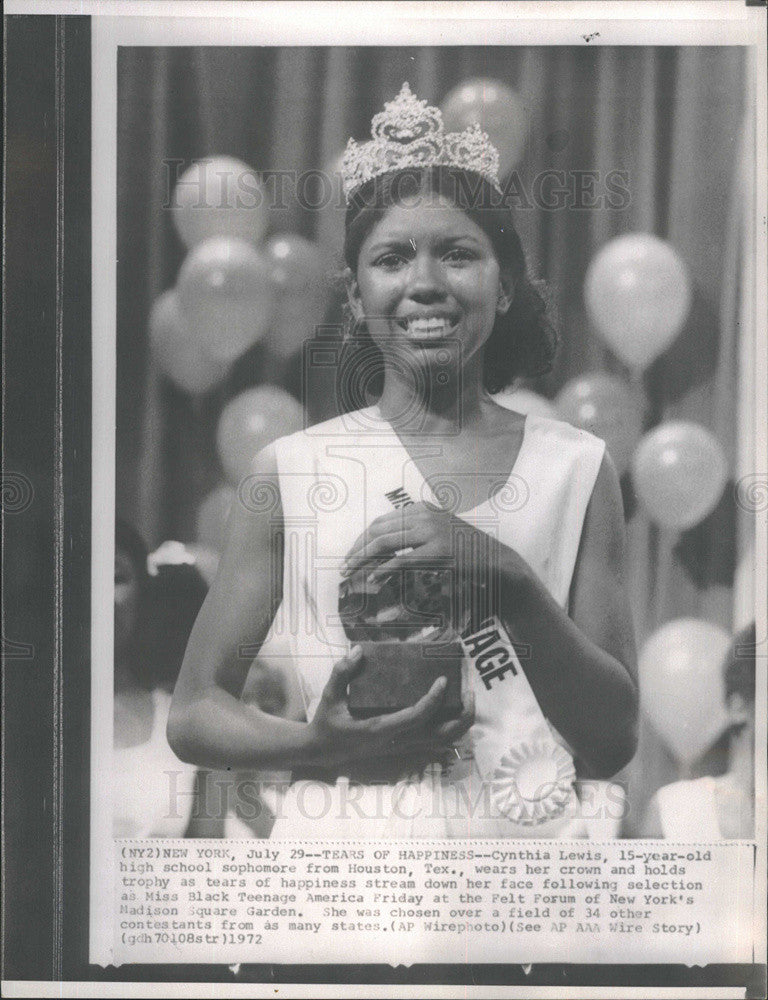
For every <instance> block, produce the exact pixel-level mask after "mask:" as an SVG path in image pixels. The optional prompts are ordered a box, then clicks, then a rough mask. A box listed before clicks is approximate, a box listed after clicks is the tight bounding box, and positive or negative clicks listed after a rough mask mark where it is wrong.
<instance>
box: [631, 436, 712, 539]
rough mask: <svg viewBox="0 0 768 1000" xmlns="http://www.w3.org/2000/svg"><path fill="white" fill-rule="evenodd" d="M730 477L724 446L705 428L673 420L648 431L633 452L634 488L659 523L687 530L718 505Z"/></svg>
mask: <svg viewBox="0 0 768 1000" xmlns="http://www.w3.org/2000/svg"><path fill="white" fill-rule="evenodd" d="M727 480H728V463H727V460H726V457H725V454H724V453H723V449H722V448H721V447H720V444H719V442H718V440H717V438H715V436H714V435H713V434H711V433H710V432H709V431H708V430H707V429H706V427H702V426H701V425H700V424H695V423H692V422H691V421H687V420H669V421H667V422H666V423H664V424H659V426H658V427H654V429H653V430H651V431H648V433H647V434H645V435H644V436H643V437H642V438H641V439H640V443H639V444H638V446H637V448H636V449H635V453H634V455H633V456H632V482H633V484H634V487H635V492H636V493H637V496H638V498H639V500H640V502H641V503H642V505H643V507H644V508H645V509H646V511H647V512H648V514H649V515H650V517H651V518H652V519H653V520H654V521H656V523H657V524H661V525H663V526H664V527H665V528H672V529H674V530H677V531H686V530H687V529H688V528H693V527H694V526H695V525H697V524H699V523H700V522H701V521H703V520H704V518H705V517H707V516H708V515H709V514H711V513H712V511H713V510H714V509H715V507H716V506H717V504H718V502H719V500H720V497H721V496H722V495H723V490H724V489H725V484H726V482H727Z"/></svg>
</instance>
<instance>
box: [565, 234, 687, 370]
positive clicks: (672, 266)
mask: <svg viewBox="0 0 768 1000" xmlns="http://www.w3.org/2000/svg"><path fill="white" fill-rule="evenodd" d="M584 297H585V300H586V304H587V311H588V313H589V316H590V319H591V321H592V322H593V323H594V325H595V328H596V330H597V332H598V333H599V335H600V336H601V337H602V338H603V340H604V341H605V342H606V344H607V345H608V347H610V349H611V350H612V351H613V352H614V354H616V355H617V357H619V358H621V360H622V361H623V362H624V363H625V364H627V365H630V366H631V367H633V368H636V369H643V368H645V367H647V366H648V365H649V364H650V363H651V362H652V361H653V360H654V358H657V357H658V356H659V355H660V354H661V353H662V352H663V351H665V350H666V349H667V348H668V347H669V345H670V344H671V343H672V341H673V340H674V339H675V337H676V336H677V335H678V334H679V333H680V331H681V330H682V328H683V324H684V323H685V320H686V318H687V316H688V311H689V309H690V307H691V285H690V280H689V278H688V271H687V269H686V267H685V264H684V263H683V261H682V260H681V259H680V257H679V256H678V254H677V252H676V251H675V250H674V248H673V247H671V246H670V245H669V243H666V242H665V241H664V240H661V239H659V238H658V237H657V236H652V235H651V234H650V233H630V234H628V235H626V236H619V237H617V238H616V239H613V240H610V241H609V242H608V243H606V244H605V246H604V247H603V248H602V249H601V250H600V252H599V253H598V254H597V256H596V257H595V258H594V259H593V260H592V262H591V264H590V265H589V268H588V270H587V276H586V281H585V286H584Z"/></svg>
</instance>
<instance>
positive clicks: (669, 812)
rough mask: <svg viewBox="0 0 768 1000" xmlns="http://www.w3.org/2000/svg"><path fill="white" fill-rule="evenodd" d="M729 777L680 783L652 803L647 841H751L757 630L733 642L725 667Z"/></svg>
mask: <svg viewBox="0 0 768 1000" xmlns="http://www.w3.org/2000/svg"><path fill="white" fill-rule="evenodd" d="M722 670H723V677H722V681H723V685H722V693H723V700H724V703H725V712H726V719H727V729H726V733H725V737H724V739H725V743H726V748H727V766H726V771H725V773H724V774H720V775H718V776H716V777H714V776H712V775H704V776H702V777H700V778H696V779H693V780H690V781H676V782H673V783H672V784H670V785H665V786H664V787H662V788H660V789H659V790H658V791H657V792H656V794H655V795H654V796H653V798H652V799H651V802H650V804H649V807H648V812H647V815H646V820H645V830H644V835H645V836H646V837H664V838H665V839H667V840H677V841H692V840H697V841H701V842H706V841H710V840H729V839H746V840H748V839H750V838H751V837H753V836H754V829H755V625H754V623H753V624H752V625H749V626H748V627H747V628H745V629H743V630H742V631H741V632H739V634H738V635H737V636H736V637H735V638H734V640H733V641H732V643H731V645H730V647H729V649H728V654H727V656H726V658H725V663H724V664H723V668H722Z"/></svg>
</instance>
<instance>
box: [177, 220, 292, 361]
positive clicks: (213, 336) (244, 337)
mask: <svg viewBox="0 0 768 1000" xmlns="http://www.w3.org/2000/svg"><path fill="white" fill-rule="evenodd" d="M177 286H178V290H179V303H180V305H181V309H182V314H183V316H184V318H185V321H186V323H187V325H188V327H189V330H190V333H191V335H192V337H193V338H194V339H195V340H196V341H197V342H198V344H199V345H200V348H201V350H202V351H203V353H204V354H205V355H207V356H208V357H210V358H212V359H214V360H215V361H219V362H224V363H226V364H231V363H232V362H233V361H234V360H235V359H236V358H238V357H240V355H241V354H243V353H244V352H245V351H247V350H248V348H249V347H252V346H253V345H254V344H255V343H256V342H257V341H258V340H260V339H261V337H262V336H263V335H264V333H265V332H266V331H267V329H268V328H269V324H270V322H271V319H272V311H273V303H272V284H271V281H270V266H269V263H268V262H267V258H266V255H265V254H264V253H262V252H261V251H259V250H256V249H255V248H254V247H252V246H250V245H249V244H248V243H245V242H244V241H243V240H235V239H230V238H229V237H224V236H220V237H216V238H214V239H210V240H206V241H205V242H204V243H199V244H198V245H197V246H196V247H194V249H193V250H191V251H190V252H189V254H188V255H187V258H186V260H185V261H184V263H183V264H182V266H181V270H180V271H179V280H178V283H177Z"/></svg>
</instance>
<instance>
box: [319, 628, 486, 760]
mask: <svg viewBox="0 0 768 1000" xmlns="http://www.w3.org/2000/svg"><path fill="white" fill-rule="evenodd" d="M361 663H362V650H361V649H360V647H359V646H355V647H354V648H353V649H352V650H351V652H350V653H349V655H348V656H346V657H344V658H343V659H341V660H339V662H338V663H336V664H335V666H334V668H333V671H332V672H331V676H330V678H329V680H328V683H327V684H326V685H325V689H324V690H323V694H322V697H321V698H320V702H319V704H318V706H317V711H316V712H315V714H314V716H313V718H312V721H311V722H310V723H309V727H310V732H311V739H310V743H311V744H312V746H313V747H315V748H316V749H317V755H318V761H317V763H318V764H320V765H338V764H343V763H348V762H350V761H360V760H370V759H371V758H378V757H391V756H393V755H397V756H400V755H402V756H407V755H409V754H411V753H414V752H420V751H425V750H426V751H429V750H435V749H438V750H439V749H444V748H445V747H446V746H448V745H450V744H451V743H453V742H456V741H457V740H459V739H460V738H461V737H462V736H463V735H464V733H465V732H466V731H467V730H468V729H469V727H470V726H471V725H472V723H473V721H474V702H473V700H472V698H471V696H469V697H467V698H466V699H465V701H464V707H463V710H462V713H461V715H459V716H457V718H455V719H450V720H448V721H447V722H437V721H436V719H435V717H436V715H437V712H438V711H439V709H440V705H441V703H442V700H443V695H444V693H445V688H446V684H447V681H446V679H445V678H444V677H439V678H438V679H437V680H436V681H435V683H434V684H433V685H432V687H431V688H430V689H429V691H428V692H427V693H426V694H425V695H424V696H423V697H422V698H420V699H419V700H418V701H417V702H416V704H415V705H411V706H410V707H409V708H403V709H400V710H399V711H397V712H392V713H391V714H389V715H377V716H374V717H373V718H370V719H357V718H355V717H354V716H353V715H351V714H350V711H349V707H348V705H347V686H348V685H349V682H350V680H351V679H352V677H353V676H354V675H355V673H356V672H357V671H358V670H359V669H360V666H361Z"/></svg>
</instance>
